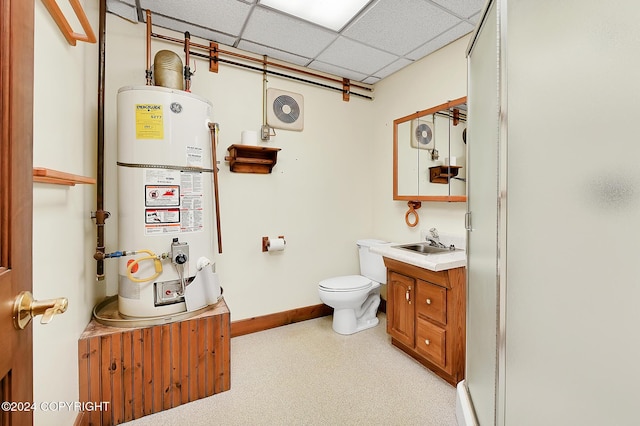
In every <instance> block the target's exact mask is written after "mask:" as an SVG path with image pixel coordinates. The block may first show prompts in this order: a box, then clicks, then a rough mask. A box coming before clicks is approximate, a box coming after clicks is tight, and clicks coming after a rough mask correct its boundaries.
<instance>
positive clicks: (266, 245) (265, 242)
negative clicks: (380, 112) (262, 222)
mask: <svg viewBox="0 0 640 426" xmlns="http://www.w3.org/2000/svg"><path fill="white" fill-rule="evenodd" d="M278 238H282V239H283V240H284V235H278ZM262 251H263V252H266V251H269V237H262Z"/></svg>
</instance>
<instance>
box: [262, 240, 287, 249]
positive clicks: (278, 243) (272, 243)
mask: <svg viewBox="0 0 640 426" xmlns="http://www.w3.org/2000/svg"><path fill="white" fill-rule="evenodd" d="M286 244H287V243H286V241H285V240H284V238H269V241H268V242H267V251H282V250H284V247H285V245H286Z"/></svg>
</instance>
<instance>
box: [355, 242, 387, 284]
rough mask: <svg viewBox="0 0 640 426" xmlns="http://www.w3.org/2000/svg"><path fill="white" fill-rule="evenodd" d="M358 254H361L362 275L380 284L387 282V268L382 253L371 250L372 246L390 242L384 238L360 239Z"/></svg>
mask: <svg viewBox="0 0 640 426" xmlns="http://www.w3.org/2000/svg"><path fill="white" fill-rule="evenodd" d="M357 244H358V254H359V255H360V275H363V276H365V277H367V278H369V279H370V280H373V281H376V282H378V283H380V284H386V283H387V268H385V266H384V261H383V260H382V255H380V254H377V253H374V252H372V251H370V250H369V248H370V247H371V246H377V245H380V244H390V243H389V242H387V241H382V240H358V241H357Z"/></svg>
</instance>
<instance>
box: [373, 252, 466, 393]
mask: <svg viewBox="0 0 640 426" xmlns="http://www.w3.org/2000/svg"><path fill="white" fill-rule="evenodd" d="M379 250H381V251H382V253H381V254H383V259H384V263H385V266H386V267H387V285H388V287H387V333H389V335H390V336H391V343H392V344H393V345H394V346H396V347H398V348H399V349H401V350H403V351H404V352H406V353H407V354H408V355H410V356H412V357H413V358H415V359H416V360H418V361H419V362H420V363H421V364H423V365H424V366H425V367H427V368H429V369H430V370H431V371H433V372H434V373H436V374H437V375H438V376H440V377H442V378H443V379H444V380H446V381H447V382H449V383H450V384H451V385H453V386H455V385H456V384H457V383H458V382H460V381H461V380H462V379H464V369H465V328H466V324H465V312H466V290H465V287H466V275H465V267H464V263H465V255H464V252H462V253H456V254H443V255H440V256H441V257H444V261H443V262H434V261H433V257H432V256H422V257H420V256H421V255H418V254H411V253H408V254H406V253H404V252H402V251H401V250H400V249H398V248H393V247H388V248H381V249H379ZM413 259H416V261H414V260H413ZM425 262H427V263H426V266H430V264H429V263H428V262H432V264H434V265H436V267H434V269H440V268H442V270H431V269H427V268H426V267H422V266H418V265H420V264H421V263H422V264H425ZM460 264H462V266H459V265H460ZM456 265H458V266H456ZM438 266H440V267H439V268H438Z"/></svg>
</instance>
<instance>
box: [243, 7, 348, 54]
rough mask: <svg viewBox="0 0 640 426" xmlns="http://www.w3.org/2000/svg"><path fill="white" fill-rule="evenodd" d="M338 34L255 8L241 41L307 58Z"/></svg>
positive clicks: (323, 47)
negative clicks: (244, 40)
mask: <svg viewBox="0 0 640 426" xmlns="http://www.w3.org/2000/svg"><path fill="white" fill-rule="evenodd" d="M336 36H337V34H336V33H334V32H332V31H329V30H325V29H323V28H321V27H319V26H316V25H313V24H310V23H307V22H304V21H301V20H299V19H296V18H292V17H289V16H286V15H281V14H278V13H276V12H274V11H272V10H268V9H264V8H261V7H256V8H255V9H254V10H253V13H252V14H251V16H250V17H249V21H248V22H247V26H246V28H245V30H244V32H243V34H242V38H243V39H246V40H249V41H252V42H255V43H259V44H262V45H266V46H272V47H273V48H275V49H278V50H282V51H285V52H289V53H293V54H295V55H299V56H304V57H308V58H313V57H315V56H316V55H317V54H318V53H320V52H322V50H324V49H325V48H326V47H327V46H328V45H329V44H330V43H331V42H332V41H333V40H334V39H335V38H336Z"/></svg>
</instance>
